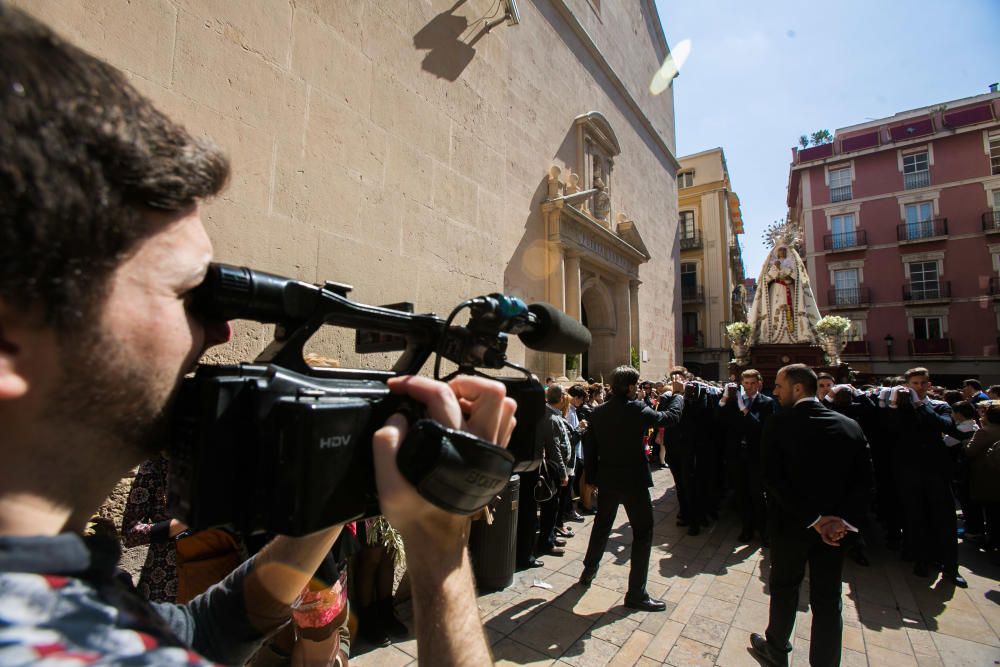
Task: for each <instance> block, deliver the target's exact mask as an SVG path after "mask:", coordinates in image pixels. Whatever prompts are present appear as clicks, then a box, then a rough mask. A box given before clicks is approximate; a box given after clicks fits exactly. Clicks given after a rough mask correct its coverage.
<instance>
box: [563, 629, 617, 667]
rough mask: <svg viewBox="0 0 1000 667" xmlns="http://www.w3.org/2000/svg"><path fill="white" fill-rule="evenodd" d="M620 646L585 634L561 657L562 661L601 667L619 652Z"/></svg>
mask: <svg viewBox="0 0 1000 667" xmlns="http://www.w3.org/2000/svg"><path fill="white" fill-rule="evenodd" d="M618 649H619V647H618V646H616V645H615V644H612V643H611V642H607V641H604V640H603V639H599V638H597V637H594V636H593V635H591V634H589V633H588V634H585V635H584V636H582V637H580V639H578V640H576V642H574V643H573V645H572V646H570V647H569V648H568V649H567V650H566V652H565V653H564V654H563V656H562V658H560V661H561V662H564V663H568V664H570V665H576V666H577V667H590V666H591V665H594V666H595V667H601V666H602V665H606V664H608V663H609V662H611V660H612V659H613V658H614V657H615V654H617V653H618Z"/></svg>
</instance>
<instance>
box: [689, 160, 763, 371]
mask: <svg viewBox="0 0 1000 667" xmlns="http://www.w3.org/2000/svg"><path fill="white" fill-rule="evenodd" d="M679 161H680V163H681V170H680V171H679V172H678V174H677V193H678V206H677V210H678V216H679V227H678V236H679V237H680V247H681V263H680V285H681V340H682V344H683V351H684V357H683V359H684V361H683V363H684V365H685V366H687V367H688V369H689V370H691V371H692V372H693V373H695V374H697V375H700V376H701V377H703V378H706V379H710V380H717V379H720V378H725V377H728V365H729V357H730V354H729V349H730V347H729V341H728V339H727V338H726V335H725V331H724V329H725V326H726V325H727V324H729V323H730V322H733V321H736V320H743V319H746V310H747V308H748V307H749V303H748V302H747V301H746V300H745V295H746V290H745V289H741V288H742V287H743V283H744V279H745V278H744V269H743V253H742V249H741V247H740V241H739V235H740V234H742V233H743V214H742V212H741V210H740V199H739V197H738V196H737V195H736V193H735V192H733V188H732V185H731V183H730V180H729V169H728V167H727V165H726V155H725V153H724V152H723V150H722V149H721V148H712V149H710V150H707V151H702V152H701V153H696V154H694V155H688V156H687V157H681V158H680V159H679Z"/></svg>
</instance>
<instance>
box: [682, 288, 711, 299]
mask: <svg viewBox="0 0 1000 667" xmlns="http://www.w3.org/2000/svg"><path fill="white" fill-rule="evenodd" d="M704 300H705V288H703V287H702V286H701V285H681V302H683V303H702V302H703V301H704Z"/></svg>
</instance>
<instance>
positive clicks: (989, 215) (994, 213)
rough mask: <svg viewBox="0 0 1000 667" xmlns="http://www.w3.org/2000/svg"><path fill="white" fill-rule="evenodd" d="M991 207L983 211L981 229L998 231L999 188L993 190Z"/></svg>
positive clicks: (999, 230)
mask: <svg viewBox="0 0 1000 667" xmlns="http://www.w3.org/2000/svg"><path fill="white" fill-rule="evenodd" d="M990 194H992V196H993V209H992V210H990V211H986V212H985V213H983V231H984V232H1000V190H994V191H993V192H992V193H990Z"/></svg>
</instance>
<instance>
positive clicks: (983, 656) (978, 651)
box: [931, 632, 1000, 667]
mask: <svg viewBox="0 0 1000 667" xmlns="http://www.w3.org/2000/svg"><path fill="white" fill-rule="evenodd" d="M931 637H932V638H933V639H934V644H935V645H936V646H937V648H938V651H939V652H940V657H941V661H942V662H943V663H944V665H945V667H973V666H976V667H988V666H989V665H996V664H998V663H1000V650H997V648H996V646H987V645H985V644H980V643H978V642H973V641H969V640H967V639H961V638H959V637H952V636H949V635H945V634H941V633H939V632H932V633H931Z"/></svg>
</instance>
